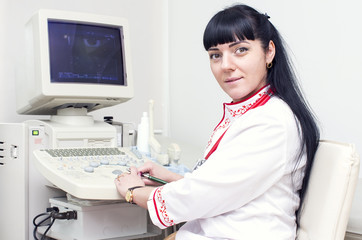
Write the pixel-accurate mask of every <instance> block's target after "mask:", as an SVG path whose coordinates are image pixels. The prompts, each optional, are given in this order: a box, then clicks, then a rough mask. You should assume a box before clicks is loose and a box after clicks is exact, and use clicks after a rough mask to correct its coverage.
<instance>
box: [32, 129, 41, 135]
mask: <svg viewBox="0 0 362 240" xmlns="http://www.w3.org/2000/svg"><path fill="white" fill-rule="evenodd" d="M31 135H33V136H39V130H32V131H31Z"/></svg>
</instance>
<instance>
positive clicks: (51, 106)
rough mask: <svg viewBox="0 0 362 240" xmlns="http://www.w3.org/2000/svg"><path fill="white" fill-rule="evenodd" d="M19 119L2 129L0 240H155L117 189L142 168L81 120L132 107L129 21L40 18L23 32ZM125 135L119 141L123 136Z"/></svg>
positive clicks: (103, 130)
mask: <svg viewBox="0 0 362 240" xmlns="http://www.w3.org/2000/svg"><path fill="white" fill-rule="evenodd" d="M25 33H26V34H25V36H26V40H25V41H26V44H27V45H26V48H25V57H24V62H25V64H24V66H22V71H23V74H20V77H19V79H17V87H16V89H17V90H16V91H17V93H16V95H17V112H18V113H19V114H26V115H40V116H44V117H46V120H27V121H25V122H22V123H8V124H7V123H4V124H0V194H1V197H0V209H1V211H0V213H1V220H0V239H6V240H12V239H14V240H23V239H47V238H45V237H43V236H44V235H46V236H47V237H49V238H51V239H77V240H85V239H86V240H92V239H136V238H141V237H143V238H144V237H147V236H155V235H158V234H160V230H159V229H157V228H156V229H155V228H154V227H153V225H152V224H150V223H149V220H148V216H147V211H146V210H145V209H142V208H140V207H138V206H136V205H132V204H128V203H126V202H125V201H124V199H122V197H121V196H120V195H119V194H118V192H117V190H116V188H115V185H114V179H115V178H116V177H117V175H118V174H120V173H122V172H124V171H126V170H127V168H128V167H129V166H131V165H135V166H137V165H140V164H143V163H144V162H145V161H149V160H150V159H148V157H147V156H145V155H142V153H140V152H139V151H138V150H137V149H136V148H134V147H131V146H126V145H125V144H124V145H123V146H119V144H117V143H118V142H119V141H118V140H117V136H118V134H119V133H118V132H117V129H116V127H115V126H114V125H112V124H109V123H107V122H104V121H96V120H94V119H93V117H92V116H91V115H88V112H91V111H94V110H97V109H101V108H105V107H109V106H114V105H116V104H120V103H123V102H125V101H128V100H129V99H131V98H132V97H133V80H132V70H131V59H130V56H131V55H130V41H129V32H128V24H127V21H126V20H125V19H123V18H119V17H110V16H100V15H94V14H86V13H73V12H64V11H55V10H39V11H38V12H37V13H36V14H35V15H34V16H33V17H32V18H31V19H30V20H29V22H28V23H27V24H26V28H25ZM127 134H128V132H127V131H124V132H123V135H127Z"/></svg>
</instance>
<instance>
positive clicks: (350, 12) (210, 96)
mask: <svg viewBox="0 0 362 240" xmlns="http://www.w3.org/2000/svg"><path fill="white" fill-rule="evenodd" d="M234 2H236V1H231V0H225V1H219V0H198V1H194V0H183V1H171V2H170V3H169V16H170V24H169V26H170V28H169V33H170V49H169V52H170V108H171V129H172V131H171V132H172V136H173V137H175V138H178V139H180V140H181V141H188V142H190V143H192V144H195V145H198V146H200V147H203V146H204V144H205V143H206V140H207V139H208V137H209V134H210V132H211V130H212V129H213V128H214V127H215V125H216V124H217V123H218V122H219V121H220V119H221V117H222V116H221V111H222V102H225V101H229V98H228V97H227V96H226V95H225V94H224V93H223V92H222V91H221V90H220V89H219V87H218V85H217V84H216V81H215V80H214V78H213V76H212V74H211V73H210V70H209V65H208V57H207V54H206V52H205V51H204V50H203V46H202V35H203V31H204V28H205V26H206V24H207V22H208V21H209V19H210V18H211V17H212V16H213V15H214V14H215V13H216V12H217V11H219V10H221V9H222V8H224V7H226V6H229V5H231V4H232V3H234ZM243 3H246V4H249V5H251V6H253V7H255V8H256V9H258V10H260V11H261V12H267V13H268V15H270V16H271V18H270V21H271V22H272V23H273V24H274V25H275V26H276V28H277V29H279V31H280V32H281V34H282V36H283V37H284V39H285V40H286V42H287V43H288V45H289V47H290V49H291V51H292V53H293V58H294V63H295V66H296V69H297V72H298V75H299V77H300V78H301V85H302V88H303V90H304V92H305V95H306V97H307V99H308V101H309V103H310V104H311V106H312V108H313V109H314V111H315V112H316V115H317V117H318V119H319V121H320V125H321V130H322V138H324V139H333V140H337V141H343V142H349V143H355V144H356V147H357V150H358V151H359V152H362V125H361V122H362V114H361V107H360V103H361V102H362V101H361V100H360V91H361V90H360V88H361V87H362V71H361V68H362V44H361V43H360V41H361V39H362V31H361V26H362V18H361V15H360V11H361V9H362V2H361V1H358V0H344V1H341V0H323V1H314V0H304V1H296V0H295V1H284V0H273V1H268V0H258V1H255V0H254V1H252V0H245V1H243ZM361 172H362V171H361Z"/></svg>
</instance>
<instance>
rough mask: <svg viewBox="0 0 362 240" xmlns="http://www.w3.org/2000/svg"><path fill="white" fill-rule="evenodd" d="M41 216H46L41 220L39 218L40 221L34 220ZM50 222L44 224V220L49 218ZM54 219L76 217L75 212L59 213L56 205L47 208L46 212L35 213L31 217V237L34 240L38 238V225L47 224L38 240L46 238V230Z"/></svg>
mask: <svg viewBox="0 0 362 240" xmlns="http://www.w3.org/2000/svg"><path fill="white" fill-rule="evenodd" d="M42 216H46V217H45V218H44V219H43V220H41V221H40V222H38V223H37V222H36V220H37V219H38V218H40V217H42ZM50 219H51V221H50V223H47V224H44V222H46V221H47V220H50ZM56 219H66V220H70V219H77V212H76V211H68V212H63V213H60V212H59V209H58V208H57V207H52V208H47V213H41V214H39V215H37V216H36V217H34V219H33V225H34V231H33V237H34V240H39V239H38V238H37V236H36V233H37V230H38V227H43V226H48V227H47V229H46V230H45V232H44V233H43V235H42V237H41V239H40V240H45V239H46V234H47V233H48V231H49V230H50V228H51V227H52V226H53V224H54V222H55V220H56Z"/></svg>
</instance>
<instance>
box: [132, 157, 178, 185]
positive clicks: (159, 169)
mask: <svg viewBox="0 0 362 240" xmlns="http://www.w3.org/2000/svg"><path fill="white" fill-rule="evenodd" d="M137 170H138V172H141V173H149V174H150V175H151V176H153V177H156V178H159V179H162V180H164V181H166V182H173V181H176V180H179V179H181V178H183V176H181V175H180V174H177V173H174V172H171V171H169V170H168V169H166V168H165V167H163V166H161V165H159V164H156V163H154V162H146V163H145V164H144V165H143V166H141V167H139V168H138V169H137ZM143 182H144V183H145V184H146V185H154V186H155V185H156V186H157V185H160V184H159V183H156V182H154V181H151V180H149V179H147V178H143Z"/></svg>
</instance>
